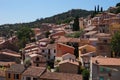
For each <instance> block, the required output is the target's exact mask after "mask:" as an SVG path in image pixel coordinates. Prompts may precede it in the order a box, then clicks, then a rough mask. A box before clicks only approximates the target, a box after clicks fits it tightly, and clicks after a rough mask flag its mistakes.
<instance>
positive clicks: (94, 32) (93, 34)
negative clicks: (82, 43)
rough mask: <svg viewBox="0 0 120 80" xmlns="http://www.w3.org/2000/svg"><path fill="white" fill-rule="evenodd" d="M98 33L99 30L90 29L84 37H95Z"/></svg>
mask: <svg viewBox="0 0 120 80" xmlns="http://www.w3.org/2000/svg"><path fill="white" fill-rule="evenodd" d="M96 33H97V31H90V32H87V33H85V34H84V38H88V39H89V38H95V34H96Z"/></svg>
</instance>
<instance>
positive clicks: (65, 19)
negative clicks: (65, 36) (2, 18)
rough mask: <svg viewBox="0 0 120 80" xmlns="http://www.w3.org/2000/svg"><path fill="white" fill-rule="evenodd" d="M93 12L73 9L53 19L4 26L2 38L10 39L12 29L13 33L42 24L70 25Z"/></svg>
mask: <svg viewBox="0 0 120 80" xmlns="http://www.w3.org/2000/svg"><path fill="white" fill-rule="evenodd" d="M92 12H93V11H87V10H82V9H72V10H69V11H67V12H64V13H61V14H57V15H55V16H52V17H48V18H41V19H37V20H36V21H33V22H29V23H17V24H4V25H1V26H0V36H4V37H10V30H11V29H12V30H13V31H17V30H19V28H20V27H23V26H25V27H30V28H41V24H42V23H55V24H61V23H69V22H70V21H72V20H73V19H74V18H75V17H76V16H79V17H87V16H88V15H90V14H91V13H92ZM6 33H7V34H6Z"/></svg>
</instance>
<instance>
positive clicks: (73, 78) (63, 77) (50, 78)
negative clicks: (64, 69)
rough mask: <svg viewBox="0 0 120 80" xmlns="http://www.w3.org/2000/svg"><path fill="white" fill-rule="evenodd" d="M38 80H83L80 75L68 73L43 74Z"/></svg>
mask: <svg viewBox="0 0 120 80" xmlns="http://www.w3.org/2000/svg"><path fill="white" fill-rule="evenodd" d="M40 80H83V78H82V75H78V74H70V73H57V72H45V73H44V74H43V75H42V76H40Z"/></svg>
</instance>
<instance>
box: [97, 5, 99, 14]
mask: <svg viewBox="0 0 120 80" xmlns="http://www.w3.org/2000/svg"><path fill="white" fill-rule="evenodd" d="M97 13H99V5H98V6H97Z"/></svg>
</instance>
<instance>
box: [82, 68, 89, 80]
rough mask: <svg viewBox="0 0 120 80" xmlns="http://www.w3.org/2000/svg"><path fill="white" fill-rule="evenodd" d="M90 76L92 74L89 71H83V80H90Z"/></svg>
mask: <svg viewBox="0 0 120 80" xmlns="http://www.w3.org/2000/svg"><path fill="white" fill-rule="evenodd" d="M89 75H90V73H89V71H88V70H87V69H84V70H83V71H82V76H83V80H89Z"/></svg>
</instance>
